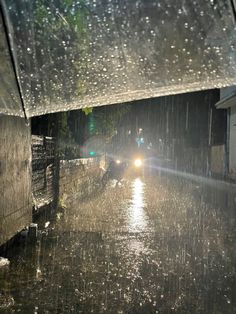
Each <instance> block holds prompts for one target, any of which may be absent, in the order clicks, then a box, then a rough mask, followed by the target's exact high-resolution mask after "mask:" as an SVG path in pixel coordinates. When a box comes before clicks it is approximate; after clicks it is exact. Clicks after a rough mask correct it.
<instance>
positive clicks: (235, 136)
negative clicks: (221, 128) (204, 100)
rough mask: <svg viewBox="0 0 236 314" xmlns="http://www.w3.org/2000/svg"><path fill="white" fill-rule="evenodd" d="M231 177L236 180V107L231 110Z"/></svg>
mask: <svg viewBox="0 0 236 314" xmlns="http://www.w3.org/2000/svg"><path fill="white" fill-rule="evenodd" d="M229 175H230V177H231V178H233V179H236V106H234V107H231V108H230V135H229Z"/></svg>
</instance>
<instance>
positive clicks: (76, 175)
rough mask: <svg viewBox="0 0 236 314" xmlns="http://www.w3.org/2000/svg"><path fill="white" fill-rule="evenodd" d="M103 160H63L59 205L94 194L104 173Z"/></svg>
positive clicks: (61, 164)
mask: <svg viewBox="0 0 236 314" xmlns="http://www.w3.org/2000/svg"><path fill="white" fill-rule="evenodd" d="M104 166H105V161H104V158H86V159H76V160H63V161H61V163H60V183H59V203H60V205H61V206H63V205H66V204H67V203H68V201H71V200H73V199H77V200H79V199H80V200H82V199H84V198H86V197H89V196H90V195H92V194H93V193H95V192H96V190H97V187H98V186H99V185H100V180H101V177H102V175H103V173H104V170H103V169H102V168H104Z"/></svg>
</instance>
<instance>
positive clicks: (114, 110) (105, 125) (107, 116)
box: [93, 104, 131, 142]
mask: <svg viewBox="0 0 236 314" xmlns="http://www.w3.org/2000/svg"><path fill="white" fill-rule="evenodd" d="M130 109H131V107H130V106H129V105H127V104H122V105H114V106H105V107H102V108H99V107H97V108H95V109H94V111H93V115H94V119H95V121H96V134H97V135H102V136H103V137H105V139H106V141H107V142H110V141H111V140H112V138H113V136H114V135H115V134H116V131H117V128H118V126H119V124H120V122H121V119H122V117H123V116H124V115H125V114H127V113H128V112H129V111H130Z"/></svg>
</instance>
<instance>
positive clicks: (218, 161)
mask: <svg viewBox="0 0 236 314" xmlns="http://www.w3.org/2000/svg"><path fill="white" fill-rule="evenodd" d="M224 159H225V145H216V146H212V147H211V172H212V174H213V175H214V174H215V175H218V176H221V177H223V176H224V172H225V160H224Z"/></svg>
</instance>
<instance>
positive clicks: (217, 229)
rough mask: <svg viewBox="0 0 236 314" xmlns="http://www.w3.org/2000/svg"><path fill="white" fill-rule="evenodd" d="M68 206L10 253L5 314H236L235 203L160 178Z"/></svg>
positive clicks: (2, 294) (1, 279)
mask: <svg viewBox="0 0 236 314" xmlns="http://www.w3.org/2000/svg"><path fill="white" fill-rule="evenodd" d="M66 205H67V208H66V209H65V210H64V211H60V212H57V213H56V214H55V215H54V216H53V217H50V219H49V218H47V219H49V222H50V224H49V222H48V223H46V222H47V221H46V220H44V221H41V223H40V229H41V235H40V240H39V241H38V242H37V243H30V242H29V241H26V240H24V239H22V241H21V243H20V244H19V245H17V246H15V247H13V248H12V249H10V250H9V251H8V252H7V253H6V255H7V257H8V258H9V259H10V262H11V263H10V267H9V268H5V269H0V313H96V314H98V313H111V314H113V313H117V314H118V313H119V314H121V313H127V314H128V313H129V314H136V313H137V314H138V313H148V314H149V313H150V314H151V313H214V314H216V313H217V314H218V313H230V314H231V313H236V297H235V295H236V272H235V261H236V253H235V252H236V247H235V238H236V236H235V195H234V194H232V195H230V196H227V193H225V192H222V191H221V192H219V191H217V190H216V189H215V188H214V189H213V188H211V187H208V188H207V187H206V186H201V185H197V184H196V183H190V182H189V181H186V182H185V181H183V180H180V179H177V178H171V179H169V178H167V177H164V176H162V177H160V176H155V177H152V178H126V180H125V181H124V182H123V183H122V185H121V186H115V184H114V182H110V184H109V185H108V186H107V187H106V188H105V189H104V190H102V189H98V190H97V191H96V193H94V194H92V195H90V196H89V197H88V198H87V199H86V200H83V201H81V200H76V199H73V200H71V201H70V202H68V204H66ZM45 223H46V225H45ZM45 226H47V227H46V228H45Z"/></svg>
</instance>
